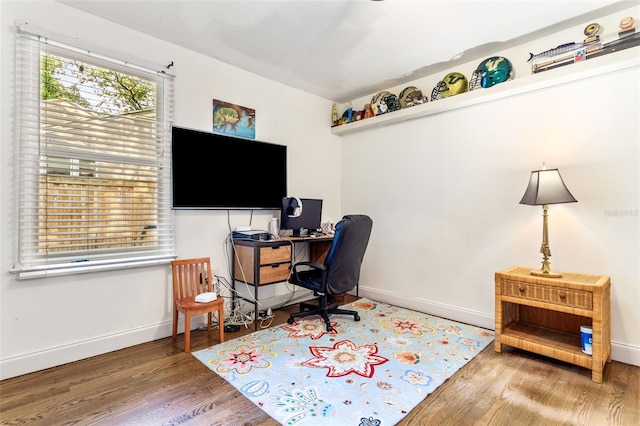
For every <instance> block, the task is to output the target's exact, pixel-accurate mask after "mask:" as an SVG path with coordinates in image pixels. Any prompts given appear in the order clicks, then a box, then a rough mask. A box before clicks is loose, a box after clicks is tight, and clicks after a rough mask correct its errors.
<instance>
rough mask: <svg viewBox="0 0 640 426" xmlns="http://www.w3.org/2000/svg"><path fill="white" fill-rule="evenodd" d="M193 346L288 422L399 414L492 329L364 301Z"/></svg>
mask: <svg viewBox="0 0 640 426" xmlns="http://www.w3.org/2000/svg"><path fill="white" fill-rule="evenodd" d="M343 308H345V309H355V310H357V311H358V313H359V315H360V318H361V320H360V321H358V322H356V321H354V319H353V317H352V316H345V315H332V316H331V317H330V319H331V321H332V325H333V328H334V329H333V330H332V331H330V332H327V331H326V326H325V324H324V322H323V321H322V320H321V318H320V317H317V316H312V317H307V318H299V319H298V320H297V321H295V322H294V323H293V324H291V325H289V324H283V325H281V326H275V327H271V328H268V329H265V330H260V331H257V332H254V333H252V334H249V335H246V336H243V337H239V338H237V339H233V340H229V341H227V342H224V343H221V344H218V345H215V346H212V347H210V348H207V349H203V350H200V351H197V352H193V356H195V357H196V358H197V359H198V360H200V361H201V362H202V363H203V364H205V365H206V366H207V367H209V368H210V369H211V370H212V371H214V372H215V373H217V374H218V375H220V376H221V377H222V378H224V379H225V380H226V381H228V382H229V383H231V384H232V385H233V386H234V387H235V388H236V389H238V390H239V391H240V392H241V393H242V394H243V395H244V396H246V397H247V398H249V399H250V400H251V401H252V402H253V403H254V404H256V405H257V406H258V407H260V408H261V409H262V410H263V411H265V412H266V413H267V414H268V415H269V416H271V417H272V418H274V419H275V420H276V421H278V422H279V423H281V424H283V425H299V426H303V425H332V426H338V425H352V426H385V425H393V424H396V423H397V422H398V421H400V420H401V419H402V418H403V417H404V416H405V415H406V414H407V413H408V412H409V411H411V409H412V408H413V407H415V406H416V405H417V404H418V403H420V401H422V400H423V399H424V398H426V396H427V395H429V394H430V393H431V392H433V391H434V390H435V389H436V388H437V387H438V386H439V385H441V384H442V383H443V382H444V381H445V380H446V379H447V378H449V377H450V376H451V375H452V374H453V373H455V372H456V371H457V370H458V369H459V368H460V367H462V366H463V365H465V364H466V363H468V362H469V361H470V360H471V359H472V358H473V357H474V356H476V355H477V354H478V353H480V351H482V349H484V348H485V347H486V346H487V345H488V344H489V343H491V342H492V341H493V337H494V334H493V331H490V330H486V329H483V328H479V327H475V326H470V325H466V324H461V323H457V322H454V321H450V320H446V319H443V318H438V317H434V316H431V315H427V314H424V313H420V312H415V311H410V310H407V309H403V308H398V307H394V306H390V305H387V304H384V303H378V302H374V301H371V300H367V299H360V300H358V301H355V302H353V303H350V304H348V305H345V306H343Z"/></svg>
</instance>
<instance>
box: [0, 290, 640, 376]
mask: <svg viewBox="0 0 640 426" xmlns="http://www.w3.org/2000/svg"><path fill="white" fill-rule="evenodd" d="M359 295H360V296H361V297H366V298H368V299H371V300H375V301H378V302H384V303H388V304H391V305H395V306H400V307H403V308H407V309H413V310H415V311H419V312H426V313H429V314H432V315H436V316H439V317H442V318H448V319H451V320H454V321H459V322H463V323H467V324H472V325H475V326H478V327H483V328H486V329H490V330H493V329H494V328H495V316H493V315H488V314H486V313H482V312H477V311H472V310H469V309H464V308H460V307H458V306H452V305H446V304H442V303H437V302H431V301H428V300H424V299H419V298H416V297H406V296H401V295H398V294H395V293H390V292H386V291H380V290H377V289H371V288H367V287H363V286H361V287H360V290H359ZM201 324H202V321H200V322H199V321H197V320H195V318H194V321H193V322H192V327H194V328H197V327H199V326H200V325H201ZM183 329H184V323H183V318H182V316H181V317H180V322H179V324H178V332H179V333H181V332H182V330H183ZM168 336H171V321H165V322H162V323H159V324H154V325H150V326H147V327H140V328H137V329H132V330H126V331H123V332H121V333H114V334H110V335H105V336H100V337H96V338H94V339H87V340H83V341H79V342H75V343H72V344H68V345H63V346H57V347H54V348H49V349H45V350H42V351H37V352H31V353H27V354H22V355H17V356H13V357H9V358H5V359H3V360H0V380H4V379H9V378H11V377H17V376H21V375H23V374H28V373H32V372H35V371H39V370H44V369H46V368H51V367H56V366H59V365H63V364H67V363H70V362H74V361H79V360H81V359H85V358H89V357H92V356H96V355H102V354H105V353H108V352H113V351H116V350H119V349H123V348H127V347H130V346H135V345H139V344H141V343H146V342H150V341H153V340H158V339H162V338H165V337H168ZM611 352H612V353H611V358H612V359H613V360H615V361H619V362H623V363H625V364H631V365H635V366H640V347H637V346H633V345H629V344H626V343H619V342H611Z"/></svg>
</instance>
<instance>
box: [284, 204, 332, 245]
mask: <svg viewBox="0 0 640 426" xmlns="http://www.w3.org/2000/svg"><path fill="white" fill-rule="evenodd" d="M298 201H300V203H302V206H300V205H298ZM298 207H302V212H300V215H299V216H296V214H295V213H296V209H297V208H298ZM321 221H322V200H318V199H312V198H295V197H285V198H283V199H282V211H281V214H280V229H292V230H293V236H294V237H300V236H302V235H304V234H305V233H307V232H308V231H309V230H311V231H315V230H316V229H318V228H320V223H321Z"/></svg>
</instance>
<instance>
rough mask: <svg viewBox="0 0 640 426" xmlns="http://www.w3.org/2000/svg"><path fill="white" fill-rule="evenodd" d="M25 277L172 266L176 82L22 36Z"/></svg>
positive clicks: (21, 240)
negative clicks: (172, 168)
mask: <svg viewBox="0 0 640 426" xmlns="http://www.w3.org/2000/svg"><path fill="white" fill-rule="evenodd" d="M16 40H17V45H16V72H15V75H16V103H17V105H16V113H17V123H18V126H17V131H16V136H17V139H18V146H19V149H18V151H17V152H18V163H17V176H16V180H17V185H18V187H19V201H18V206H17V209H18V212H17V217H18V221H19V224H18V227H19V228H18V244H17V245H18V247H17V250H16V253H17V259H16V264H15V265H14V268H13V270H12V272H16V273H19V274H20V278H21V279H26V278H34V277H42V276H52V275H60V274H68V273H78V272H91V271H96V270H104V269H114V268H124V267H131V266H136V265H148V264H152V263H159V262H166V261H167V260H169V259H171V258H173V257H175V253H174V252H175V248H174V216H173V211H172V209H171V197H170V192H171V185H170V183H171V180H170V179H171V176H170V173H171V167H170V164H171V161H170V155H171V143H170V141H171V120H172V117H173V77H172V76H170V75H167V74H165V73H162V72H155V71H151V70H147V69H145V68H142V67H138V66H134V65H131V64H129V63H125V62H123V61H117V60H114V59H110V58H107V57H104V56H98V55H96V54H95V53H93V52H83V51H81V50H79V49H75V48H73V47H71V46H66V45H62V44H60V43H56V42H54V41H51V40H48V39H46V38H44V37H40V36H37V35H34V34H29V33H27V32H24V31H18V34H17V38H16Z"/></svg>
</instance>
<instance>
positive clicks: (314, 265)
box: [293, 261, 327, 272]
mask: <svg viewBox="0 0 640 426" xmlns="http://www.w3.org/2000/svg"><path fill="white" fill-rule="evenodd" d="M298 266H308V267H310V268H313V269H318V270H320V271H326V270H327V267H326V266H324V265H321V264H319V263H315V262H308V261H304V262H298V263H296V264H295V265H293V272H296V271H297V270H298Z"/></svg>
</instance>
